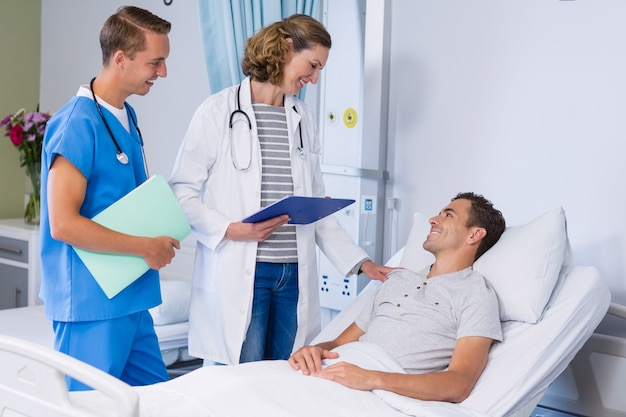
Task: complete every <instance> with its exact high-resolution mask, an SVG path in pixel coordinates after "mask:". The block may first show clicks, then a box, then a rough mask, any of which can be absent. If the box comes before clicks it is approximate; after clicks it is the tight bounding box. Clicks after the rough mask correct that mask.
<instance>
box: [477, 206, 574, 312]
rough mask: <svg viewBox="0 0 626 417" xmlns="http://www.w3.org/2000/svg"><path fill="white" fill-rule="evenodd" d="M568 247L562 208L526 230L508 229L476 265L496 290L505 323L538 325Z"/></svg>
mask: <svg viewBox="0 0 626 417" xmlns="http://www.w3.org/2000/svg"><path fill="white" fill-rule="evenodd" d="M567 247H568V240H567V228H566V221H565V213H564V212H563V208H561V207H559V208H558V209H554V210H551V211H548V212H547V213H545V214H543V215H542V216H539V217H538V218H536V219H535V220H533V221H531V222H530V223H528V224H525V225H523V226H514V227H507V229H506V230H505V231H504V233H503V234H502V237H501V238H500V240H499V241H498V243H496V244H495V245H494V246H493V247H492V248H491V249H489V250H488V251H487V252H486V253H485V254H484V255H483V256H481V257H480V258H478V260H477V261H476V262H475V263H474V270H476V271H478V272H480V273H481V274H482V275H483V276H484V277H485V278H486V279H487V280H488V281H489V282H490V283H491V285H492V286H493V288H494V290H495V291H496V294H497V295H498V300H499V302H500V319H501V320H502V321H508V320H513V321H523V322H527V323H537V322H539V321H540V320H541V317H542V316H543V311H544V309H545V307H546V304H547V303H548V300H549V299H550V296H551V295H552V290H553V289H554V286H555V285H556V282H557V279H558V278H559V273H560V271H561V266H562V265H563V261H564V259H565V254H566V249H567Z"/></svg>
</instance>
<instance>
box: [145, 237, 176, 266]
mask: <svg viewBox="0 0 626 417" xmlns="http://www.w3.org/2000/svg"><path fill="white" fill-rule="evenodd" d="M144 242H145V243H144V246H145V247H143V248H142V256H143V259H144V260H145V261H146V263H147V264H148V266H149V267H150V268H151V269H156V270H158V269H161V268H163V267H164V266H165V265H167V264H169V263H170V262H172V259H173V258H174V256H175V255H176V252H175V251H174V248H176V249H180V242H179V241H178V240H176V239H174V238H173V237H169V236H157V237H154V238H145V240H144Z"/></svg>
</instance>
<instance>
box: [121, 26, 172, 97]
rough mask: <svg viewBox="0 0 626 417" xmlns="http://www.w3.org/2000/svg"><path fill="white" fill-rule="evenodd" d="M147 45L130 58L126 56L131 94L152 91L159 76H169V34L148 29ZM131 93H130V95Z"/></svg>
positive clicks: (146, 34)
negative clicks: (167, 61)
mask: <svg viewBox="0 0 626 417" xmlns="http://www.w3.org/2000/svg"><path fill="white" fill-rule="evenodd" d="M145 36H146V47H145V49H143V50H141V51H138V52H136V53H135V55H134V56H133V57H132V58H130V57H128V56H126V60H125V65H126V68H125V70H126V72H127V74H128V75H129V77H128V78H127V81H128V84H129V85H128V88H129V90H130V91H129V93H130V94H138V95H145V94H147V93H148V92H149V91H150V88H151V87H152V85H153V84H154V81H156V79H157V78H159V77H162V78H165V77H167V67H166V65H165V59H166V58H167V57H168V55H169V53H170V43H169V38H168V37H167V35H161V34H158V33H152V32H148V31H146V33H145ZM130 94H129V95H130Z"/></svg>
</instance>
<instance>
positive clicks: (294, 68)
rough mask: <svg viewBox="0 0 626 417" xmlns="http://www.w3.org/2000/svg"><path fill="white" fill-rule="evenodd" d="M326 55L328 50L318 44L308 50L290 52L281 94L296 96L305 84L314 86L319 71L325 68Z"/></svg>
mask: <svg viewBox="0 0 626 417" xmlns="http://www.w3.org/2000/svg"><path fill="white" fill-rule="evenodd" d="M289 40H291V39H289ZM328 53H329V49H328V48H326V47H324V46H322V45H320V44H313V47H312V48H310V49H302V50H301V51H299V52H292V54H291V56H290V59H289V61H288V62H287V63H286V64H285V68H284V72H283V82H282V85H281V86H282V89H283V92H284V93H285V94H298V92H299V91H300V89H301V88H302V87H304V86H305V85H306V84H307V83H311V84H316V83H317V80H318V79H319V75H320V71H321V70H322V69H323V68H324V67H325V66H326V61H327V60H328Z"/></svg>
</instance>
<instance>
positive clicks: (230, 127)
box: [228, 84, 305, 171]
mask: <svg viewBox="0 0 626 417" xmlns="http://www.w3.org/2000/svg"><path fill="white" fill-rule="evenodd" d="M240 91H241V84H239V86H238V87H237V97H236V100H235V103H236V105H237V108H236V109H235V110H233V111H232V112H231V113H230V117H229V118H228V131H229V137H230V140H231V144H230V159H231V161H232V163H233V166H234V167H235V169H236V170H237V171H247V170H248V169H250V165H251V164H252V143H253V139H252V121H251V120H250V117H249V116H248V115H247V114H246V112H245V111H243V110H241V97H240ZM293 111H295V112H296V113H298V110H297V109H296V106H293ZM237 114H241V115H243V117H245V122H247V125H248V141H249V145H250V146H249V149H248V155H249V156H248V164H247V165H246V166H241V165H239V163H238V162H237V161H238V159H237V155H236V154H235V146H234V145H233V143H232V140H233V126H234V125H235V123H236V122H237V120H241V121H242V122H243V121H244V119H243V118H235V116H236V115H237ZM298 133H299V134H300V146H298V147H297V148H296V150H297V152H298V155H300V157H301V158H302V159H304V158H305V154H304V141H303V140H302V125H301V123H300V122H298Z"/></svg>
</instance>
